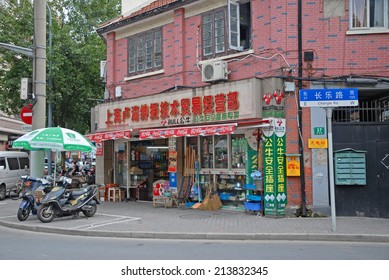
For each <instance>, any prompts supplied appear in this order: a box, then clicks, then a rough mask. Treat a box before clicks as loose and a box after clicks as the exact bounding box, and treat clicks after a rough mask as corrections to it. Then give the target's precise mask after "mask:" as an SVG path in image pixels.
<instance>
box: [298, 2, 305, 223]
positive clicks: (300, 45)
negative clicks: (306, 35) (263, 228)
mask: <svg viewBox="0 0 389 280" xmlns="http://www.w3.org/2000/svg"><path fill="white" fill-rule="evenodd" d="M297 13H298V19H297V20H298V23H297V26H298V31H297V32H298V54H299V55H298V66H299V67H298V68H299V69H298V77H299V79H298V89H299V90H300V89H302V87H303V81H302V77H303V41H302V0H298V11H297ZM297 104H298V105H297V108H298V132H299V152H300V155H301V163H300V164H301V174H300V184H301V216H303V217H306V216H307V209H306V208H307V207H306V196H305V172H304V147H303V130H302V123H303V122H302V121H303V118H302V115H303V112H302V108H301V106H300V102H297Z"/></svg>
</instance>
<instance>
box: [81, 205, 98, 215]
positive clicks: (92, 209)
mask: <svg viewBox="0 0 389 280" xmlns="http://www.w3.org/2000/svg"><path fill="white" fill-rule="evenodd" d="M88 206H90V207H91V209H90V210H82V213H84V215H85V216H87V217H92V216H93V215H94V214H96V211H97V205H96V204H94V205H88Z"/></svg>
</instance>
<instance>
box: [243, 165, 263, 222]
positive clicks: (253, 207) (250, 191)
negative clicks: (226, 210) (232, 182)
mask: <svg viewBox="0 0 389 280" xmlns="http://www.w3.org/2000/svg"><path fill="white" fill-rule="evenodd" d="M250 176H251V178H253V181H254V184H246V185H245V186H244V188H245V189H246V201H245V203H244V208H245V211H246V212H254V213H256V214H261V213H262V209H263V207H262V195H263V180H262V173H261V171H258V170H257V171H255V172H253V173H251V175H250Z"/></svg>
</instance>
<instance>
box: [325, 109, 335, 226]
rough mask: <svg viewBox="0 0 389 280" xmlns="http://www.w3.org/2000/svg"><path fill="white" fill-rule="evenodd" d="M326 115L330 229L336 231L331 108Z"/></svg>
mask: <svg viewBox="0 0 389 280" xmlns="http://www.w3.org/2000/svg"><path fill="white" fill-rule="evenodd" d="M325 110H326V115H327V131H328V161H329V163H328V166H329V172H330V201H331V220H332V231H336V209H335V183H334V155H333V147H332V111H333V108H325Z"/></svg>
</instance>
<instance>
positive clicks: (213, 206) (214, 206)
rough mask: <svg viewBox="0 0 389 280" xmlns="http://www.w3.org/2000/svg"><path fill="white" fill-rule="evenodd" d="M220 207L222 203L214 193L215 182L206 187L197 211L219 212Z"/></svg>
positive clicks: (215, 192)
mask: <svg viewBox="0 0 389 280" xmlns="http://www.w3.org/2000/svg"><path fill="white" fill-rule="evenodd" d="M209 182H211V174H209ZM221 207H222V202H221V201H220V197H219V195H218V194H217V191H216V182H214V183H213V184H211V183H209V184H208V186H207V192H206V195H205V197H204V200H203V201H202V203H201V205H200V206H199V208H198V209H201V210H211V211H214V210H219V209H220V208H221Z"/></svg>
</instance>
